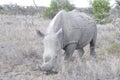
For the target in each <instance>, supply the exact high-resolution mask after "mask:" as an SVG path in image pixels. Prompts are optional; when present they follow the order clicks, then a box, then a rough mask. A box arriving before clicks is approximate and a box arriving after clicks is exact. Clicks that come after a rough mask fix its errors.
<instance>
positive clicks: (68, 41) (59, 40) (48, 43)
mask: <svg viewBox="0 0 120 80" xmlns="http://www.w3.org/2000/svg"><path fill="white" fill-rule="evenodd" d="M37 33H38V34H39V35H40V36H42V37H44V39H43V44H44V53H43V60H44V62H43V64H42V65H41V66H40V70H41V71H52V72H56V71H57V67H58V64H59V58H60V57H59V55H60V54H61V50H62V49H63V50H64V51H65V60H67V61H70V60H71V58H72V55H73V52H74V51H75V50H76V49H77V50H78V52H79V55H80V57H82V56H83V54H84V49H83V48H84V47H85V46H86V45H87V44H90V54H91V55H92V56H95V43H96V36H97V28H96V23H95V21H94V20H93V19H92V18H90V17H89V16H87V15H86V14H85V13H81V12H79V11H77V10H73V11H70V12H65V11H64V10H62V11H60V12H58V14H57V15H56V16H55V17H54V18H53V20H52V21H51V23H50V25H49V27H48V29H47V32H46V34H43V33H41V32H40V31H38V30H37Z"/></svg>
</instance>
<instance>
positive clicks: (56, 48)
mask: <svg viewBox="0 0 120 80" xmlns="http://www.w3.org/2000/svg"><path fill="white" fill-rule="evenodd" d="M61 31H62V30H60V31H58V32H57V33H51V34H47V35H44V34H42V33H40V32H39V34H40V35H41V36H44V39H43V45H44V53H43V61H44V62H43V64H42V65H41V66H40V70H41V71H52V72H56V70H57V67H58V63H59V57H60V56H59V55H60V53H61V41H60V39H59V37H60V34H61Z"/></svg>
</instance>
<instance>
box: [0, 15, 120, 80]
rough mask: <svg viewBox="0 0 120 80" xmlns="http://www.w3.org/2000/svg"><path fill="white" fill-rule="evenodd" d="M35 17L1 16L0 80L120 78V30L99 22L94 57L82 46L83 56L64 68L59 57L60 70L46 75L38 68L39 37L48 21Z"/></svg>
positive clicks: (39, 55) (39, 58)
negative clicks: (37, 32)
mask: <svg viewBox="0 0 120 80" xmlns="http://www.w3.org/2000/svg"><path fill="white" fill-rule="evenodd" d="M50 21H51V20H46V19H42V18H39V17H37V16H34V17H31V16H20V15H19V16H8V15H0V80H120V46H119V45H120V31H119V28H117V27H116V26H114V25H112V24H107V25H98V38H97V46H96V53H97V57H96V58H92V57H90V55H89V47H88V46H87V47H85V51H86V52H85V55H84V56H83V58H82V59H79V57H77V55H78V54H77V52H76V51H75V54H74V55H73V56H74V57H75V60H74V61H73V62H71V63H70V64H69V65H68V67H67V68H66V67H65V62H64V60H63V57H62V58H61V62H60V68H59V73H58V74H55V75H52V74H50V75H46V74H44V73H42V72H40V71H39V70H38V66H39V65H40V64H41V63H42V54H43V44H42V39H41V38H39V36H37V34H36V31H35V30H36V29H40V30H41V31H43V32H45V30H46V28H47V26H48V24H49V22H50Z"/></svg>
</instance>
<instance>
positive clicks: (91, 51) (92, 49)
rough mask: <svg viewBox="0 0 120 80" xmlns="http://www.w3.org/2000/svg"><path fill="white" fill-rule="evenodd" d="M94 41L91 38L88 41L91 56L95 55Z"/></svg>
mask: <svg viewBox="0 0 120 80" xmlns="http://www.w3.org/2000/svg"><path fill="white" fill-rule="evenodd" d="M95 43H96V40H95V39H92V40H91V42H90V55H91V56H93V57H96V53H95Z"/></svg>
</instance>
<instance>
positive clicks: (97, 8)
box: [92, 0, 110, 22]
mask: <svg viewBox="0 0 120 80" xmlns="http://www.w3.org/2000/svg"><path fill="white" fill-rule="evenodd" d="M92 8H93V13H94V17H95V19H96V21H97V22H100V21H101V20H102V19H104V18H105V17H107V16H108V15H109V11H110V6H109V1H108V0H93V3H92Z"/></svg>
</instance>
